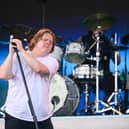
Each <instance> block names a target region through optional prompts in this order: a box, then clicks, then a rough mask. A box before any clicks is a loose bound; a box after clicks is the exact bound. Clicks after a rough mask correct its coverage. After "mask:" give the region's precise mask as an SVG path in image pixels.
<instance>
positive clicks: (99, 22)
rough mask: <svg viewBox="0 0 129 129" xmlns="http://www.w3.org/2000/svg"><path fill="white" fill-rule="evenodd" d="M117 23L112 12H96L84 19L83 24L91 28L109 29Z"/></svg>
mask: <svg viewBox="0 0 129 129" xmlns="http://www.w3.org/2000/svg"><path fill="white" fill-rule="evenodd" d="M114 23H115V18H114V17H113V16H111V15H110V14H105V13H96V14H93V15H91V16H88V17H87V18H85V19H84V21H83V24H84V25H85V26H86V27H87V28H88V29H89V30H97V29H101V30H107V29H109V28H111V27H112V25H113V24H114Z"/></svg>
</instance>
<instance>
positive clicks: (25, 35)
mask: <svg viewBox="0 0 129 129" xmlns="http://www.w3.org/2000/svg"><path fill="white" fill-rule="evenodd" d="M2 29H3V30H5V31H7V32H8V33H9V34H10V35H13V36H14V37H15V38H19V39H21V40H23V39H27V40H30V39H31V38H32V36H33V35H34V34H35V32H36V31H35V30H34V29H33V28H32V27H30V26H27V25H24V24H13V25H3V26H2Z"/></svg>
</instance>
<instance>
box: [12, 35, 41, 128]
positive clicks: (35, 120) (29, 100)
mask: <svg viewBox="0 0 129 129" xmlns="http://www.w3.org/2000/svg"><path fill="white" fill-rule="evenodd" d="M13 37H14V36H13V35H10V39H12V38H13ZM12 44H14V45H16V43H13V42H12ZM14 50H15V53H16V56H17V59H18V63H19V66H20V70H21V75H22V78H23V82H24V86H25V90H26V93H27V97H28V105H29V108H30V112H31V114H32V117H33V120H34V124H35V129H39V127H38V122H37V117H36V115H35V111H34V107H33V104H32V100H31V96H30V93H29V89H28V86H27V82H26V78H25V75H24V71H23V67H22V63H21V59H20V56H19V53H18V49H17V48H14Z"/></svg>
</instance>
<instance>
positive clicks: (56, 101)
mask: <svg viewBox="0 0 129 129" xmlns="http://www.w3.org/2000/svg"><path fill="white" fill-rule="evenodd" d="M79 100H80V95H79V89H78V87H77V85H76V83H75V82H74V81H72V80H71V79H70V78H68V77H61V75H59V74H56V75H55V76H54V78H53V79H52V83H51V86H50V103H51V108H52V110H53V116H69V115H72V114H73V113H74V111H75V110H76V108H77V106H78V104H79Z"/></svg>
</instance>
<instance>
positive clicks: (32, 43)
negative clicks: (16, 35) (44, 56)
mask: <svg viewBox="0 0 129 129" xmlns="http://www.w3.org/2000/svg"><path fill="white" fill-rule="evenodd" d="M45 33H49V34H51V36H52V37H53V47H52V49H51V51H50V53H51V52H53V50H54V46H55V43H56V37H55V34H54V32H53V31H52V30H50V29H47V28H42V29H40V30H39V31H38V32H37V33H36V34H35V35H34V36H33V38H32V39H31V40H30V43H29V44H28V48H29V50H32V49H33V48H34V46H35V45H36V44H37V42H38V41H39V39H40V38H41V37H42V36H43V35H44V34H45Z"/></svg>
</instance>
